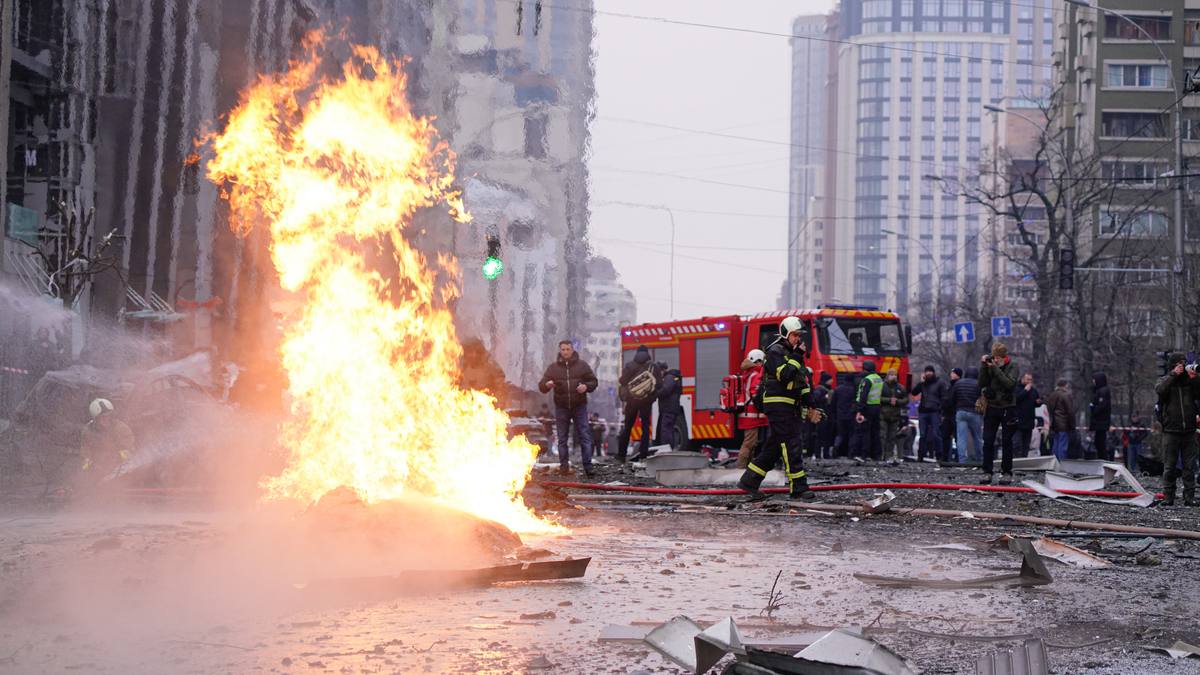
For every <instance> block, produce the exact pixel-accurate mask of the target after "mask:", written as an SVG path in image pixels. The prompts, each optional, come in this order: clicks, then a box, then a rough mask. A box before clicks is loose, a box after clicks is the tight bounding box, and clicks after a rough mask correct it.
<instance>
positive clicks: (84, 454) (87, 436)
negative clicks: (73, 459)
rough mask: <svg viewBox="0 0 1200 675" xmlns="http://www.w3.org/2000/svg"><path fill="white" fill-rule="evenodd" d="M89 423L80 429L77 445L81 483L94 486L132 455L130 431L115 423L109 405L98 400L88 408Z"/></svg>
mask: <svg viewBox="0 0 1200 675" xmlns="http://www.w3.org/2000/svg"><path fill="white" fill-rule="evenodd" d="M88 413H89V414H90V416H91V418H92V421H91V422H88V424H87V425H86V426H84V428H83V438H82V443H81V444H80V448H79V450H80V453H79V454H80V455H81V458H80V459H81V460H82V461H81V464H80V469H81V470H82V471H83V475H84V476H85V479H84V482H85V483H86V484H90V485H93V486H95V485H98V484H100V483H101V482H103V481H104V480H106V479H107V478H109V477H110V476H112V474H113V472H115V471H116V470H117V467H119V466H120V465H121V464H123V463H124V462H125V461H126V460H128V459H129V455H130V453H132V452H133V431H131V430H130V429H129V426H128V425H127V424H125V423H124V422H122V421H121V420H119V419H117V417H116V413H115V412H114V410H113V404H112V401H109V400H108V399H106V398H98V399H96V400H94V401H92V402H91V404H90V405H89V406H88Z"/></svg>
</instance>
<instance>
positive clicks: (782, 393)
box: [762, 340, 810, 406]
mask: <svg viewBox="0 0 1200 675" xmlns="http://www.w3.org/2000/svg"><path fill="white" fill-rule="evenodd" d="M762 386H763V405H767V404H770V403H786V404H790V405H795V406H801V405H803V406H807V405H808V403H809V394H810V390H809V385H808V370H807V369H805V367H804V352H803V351H802V350H801V349H798V348H793V347H792V346H791V345H790V344H788V341H787V340H778V341H776V342H775V344H773V345H771V346H770V347H768V348H767V362H766V364H765V365H764V366H763V385H762Z"/></svg>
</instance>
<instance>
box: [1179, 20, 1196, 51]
mask: <svg viewBox="0 0 1200 675" xmlns="http://www.w3.org/2000/svg"><path fill="white" fill-rule="evenodd" d="M1183 44H1185V45H1188V46H1190V47H1197V46H1200V19H1188V20H1187V21H1185V22H1183Z"/></svg>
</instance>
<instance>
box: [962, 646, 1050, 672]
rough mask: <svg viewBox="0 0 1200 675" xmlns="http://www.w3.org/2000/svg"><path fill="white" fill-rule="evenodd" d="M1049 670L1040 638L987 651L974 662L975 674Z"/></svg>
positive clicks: (1044, 647) (1044, 648)
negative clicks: (1014, 647)
mask: <svg viewBox="0 0 1200 675" xmlns="http://www.w3.org/2000/svg"><path fill="white" fill-rule="evenodd" d="M1049 672H1050V666H1049V659H1048V658H1047V656H1046V645H1045V643H1043V642H1042V641H1041V640H1040V639H1036V638H1035V639H1031V640H1026V641H1025V644H1023V645H1022V646H1021V647H1018V648H1017V649H1013V650H1011V651H996V652H988V653H987V654H984V655H982V656H980V657H979V660H978V661H976V662H975V673H976V675H1047V674H1048V673H1049Z"/></svg>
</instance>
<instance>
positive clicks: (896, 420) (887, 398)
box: [879, 368, 908, 464]
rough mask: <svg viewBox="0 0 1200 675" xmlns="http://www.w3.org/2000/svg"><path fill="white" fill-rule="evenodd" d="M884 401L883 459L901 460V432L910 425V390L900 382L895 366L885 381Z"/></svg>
mask: <svg viewBox="0 0 1200 675" xmlns="http://www.w3.org/2000/svg"><path fill="white" fill-rule="evenodd" d="M882 398H883V402H882V403H881V404H880V406H879V436H880V439H881V440H882V441H883V459H884V460H888V461H891V462H892V463H893V464H897V463H899V462H900V458H901V457H902V455H901V454H900V445H901V443H900V432H901V431H902V430H903V429H904V427H906V426H908V415H907V414H906V412H905V411H906V410H907V409H908V390H907V389H905V388H904V385H903V384H901V383H900V374H899V373H898V372H896V370H895V369H894V368H893V369H892V370H889V371H888V372H887V379H885V380H884V381H883V397H882Z"/></svg>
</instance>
